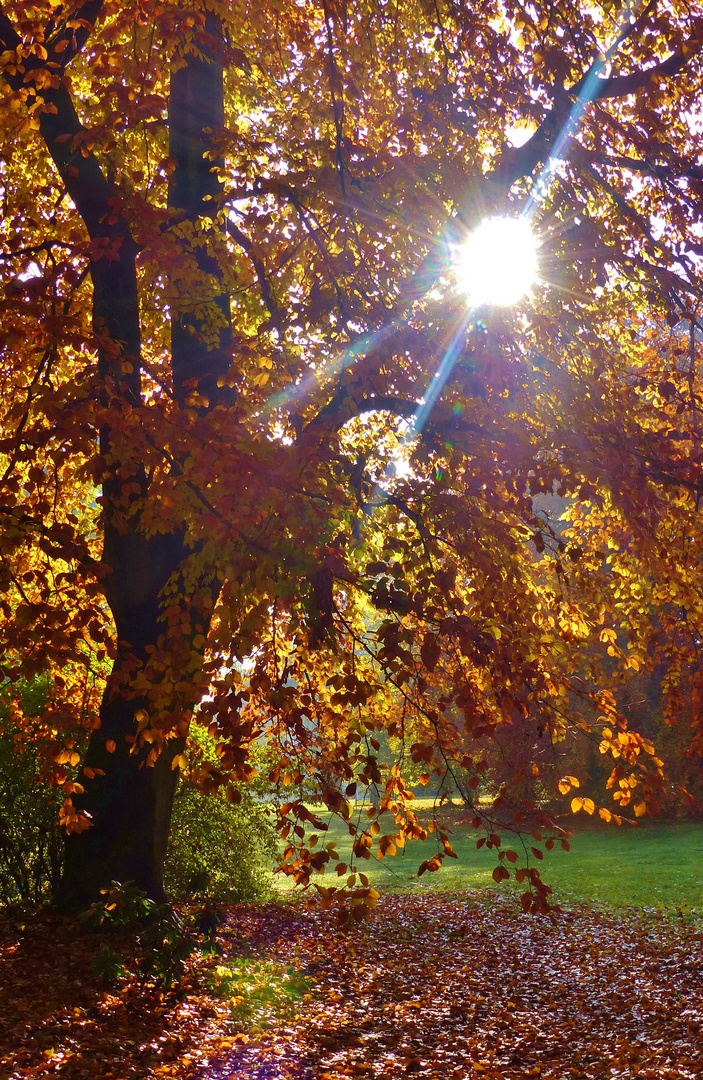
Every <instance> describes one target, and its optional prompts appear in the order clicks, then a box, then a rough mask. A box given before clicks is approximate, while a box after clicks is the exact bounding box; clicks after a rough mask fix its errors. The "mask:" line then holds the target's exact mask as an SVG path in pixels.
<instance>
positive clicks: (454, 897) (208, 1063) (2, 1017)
mask: <svg viewBox="0 0 703 1080" xmlns="http://www.w3.org/2000/svg"><path fill="white" fill-rule="evenodd" d="M457 835H459V833H458V831H457ZM339 839H340V841H341V840H342V839H343V837H342V834H341V832H340V834H339ZM455 846H456V849H457V852H458V854H459V859H458V860H456V862H453V863H452V868H451V870H450V871H449V873H445V872H444V871H443V872H442V873H441V874H439V875H433V876H432V877H430V878H429V881H428V878H427V876H425V877H423V878H422V879H419V880H418V879H417V877H415V876H414V875H413V871H414V869H415V868H416V867H417V864H418V861H420V860H419V859H418V858H415V857H414V856H413V853H412V852H408V854H407V855H405V856H404V857H401V858H396V859H395V860H393V861H390V862H388V863H386V862H385V861H384V863H383V864H377V865H376V866H374V867H369V868H368V870H369V877H371V878H373V883H374V884H375V887H376V888H378V891H379V892H380V894H381V895H380V899H379V903H378V908H377V912H376V917H375V919H374V920H373V922H371V923H370V924H368V925H363V926H356V927H354V928H353V929H351V930H348V931H340V930H339V929H338V927H337V926H336V924H335V921H334V916H333V914H332V913H331V912H330V911H322V910H320V909H319V907H308V906H306V904H305V902H304V899H302V898H300V897H299V896H297V895H293V896H292V897H291V895H290V894H283V895H279V896H278V897H277V898H276V900H275V902H271V903H268V904H263V905H252V906H246V907H235V906H233V907H230V908H228V909H226V910H223V911H222V913H221V914H222V916H223V921H222V922H221V924H220V926H219V928H218V945H219V949H220V952H219V954H217V955H214V956H210V957H198V958H197V959H196V960H193V961H192V962H191V963H190V966H189V967H188V969H187V972H186V976H185V979H184V980H183V982H182V983H181V985H180V986H178V987H176V988H173V989H170V990H166V989H164V988H163V987H159V985H158V984H155V983H154V982H153V980H148V979H141V980H140V978H139V977H138V976H137V975H135V973H134V966H133V962H132V961H133V955H134V948H135V945H134V941H133V939H132V938H130V937H129V936H124V935H123V936H118V937H117V938H116V939H115V938H107V937H106V936H105V934H104V933H88V932H86V931H85V930H84V929H81V928H80V927H79V926H77V924H76V923H75V922H72V921H69V920H66V919H60V918H58V917H56V916H51V915H49V914H39V915H38V916H33V917H31V918H25V919H22V918H21V917H19V916H18V915H15V916H13V917H6V918H4V919H3V920H2V921H1V922H0V1080H20V1078H35V1077H63V1078H71V1080H72V1078H76V1080H77V1078H82V1077H85V1078H93V1077H96V1078H97V1077H100V1078H103V1077H104V1078H106V1080H132V1078H135V1080H136V1078H144V1080H146V1078H152V1077H153V1078H164V1080H170V1078H172V1080H180V1078H183V1080H336V1078H342V1077H368V1078H374V1077H375V1078H379V1080H395V1078H402V1077H417V1078H426V1080H430V1078H431V1080H440V1078H441V1080H464V1078H466V1080H474V1078H479V1080H503V1078H504V1080H518V1078H522V1077H540V1078H543V1080H547V1078H550V1080H571V1078H573V1080H581V1078H583V1080H585V1078H588V1080H606V1078H607V1080H611V1078H613V1080H615V1078H622V1080H629V1078H635V1077H642V1078H651V1080H654V1078H657V1080H658V1078H662V1080H669V1078H671V1080H674V1078H675V1080H684V1078H686V1080H688V1078H692V1077H701V1076H703V884H702V881H703V825H701V824H695V823H690V824H668V825H667V824H651V825H649V826H647V827H644V828H641V829H628V830H627V831H625V830H616V829H584V830H583V831H580V832H576V835H575V837H574V844H573V848H572V852H571V853H570V854H569V855H564V856H561V855H560V856H559V857H557V858H553V859H552V860H551V862H547V860H545V867H544V876H545V877H546V878H547V880H549V881H550V882H551V883H552V884H553V885H554V889H555V895H556V898H557V899H558V900H559V902H560V904H561V907H562V911H561V912H560V913H554V914H552V915H549V916H540V917H534V916H525V915H522V914H521V913H520V910H519V904H518V901H517V895H516V893H515V891H514V890H511V889H510V888H505V887H503V888H501V889H498V888H496V887H495V886H494V885H493V883H492V881H491V878H490V870H491V869H492V866H493V865H494V863H493V861H492V860H491V859H490V858H489V857H487V856H484V855H483V853H481V852H476V850H475V846H474V843H473V842H472V841H470V840H466V841H461V840H457V843H456V845H455ZM424 857H426V856H425V854H424V852H420V858H424ZM365 869H366V868H365ZM426 882H428V883H426ZM106 944H107V945H108V947H109V948H110V949H113V950H116V951H117V952H119V954H120V957H121V959H122V961H123V964H124V967H123V971H122V973H121V974H120V975H119V977H117V978H116V979H114V980H113V982H112V984H111V985H105V983H104V982H101V980H100V978H99V977H98V976H97V974H96V967H95V964H94V958H95V957H96V956H97V955H98V954H99V953H100V951H101V950H103V949H104V948H105V945H106ZM98 967H99V965H98Z"/></svg>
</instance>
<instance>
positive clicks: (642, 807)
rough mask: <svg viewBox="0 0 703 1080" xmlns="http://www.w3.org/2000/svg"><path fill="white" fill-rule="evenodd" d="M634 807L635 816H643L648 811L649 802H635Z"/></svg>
mask: <svg viewBox="0 0 703 1080" xmlns="http://www.w3.org/2000/svg"><path fill="white" fill-rule="evenodd" d="M634 809H635V817H642V815H643V814H646V813H647V804H646V802H644V801H643V802H638V803H635V807H634Z"/></svg>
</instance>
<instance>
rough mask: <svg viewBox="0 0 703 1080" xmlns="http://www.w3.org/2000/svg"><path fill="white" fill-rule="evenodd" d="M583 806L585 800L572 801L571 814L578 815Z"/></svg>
mask: <svg viewBox="0 0 703 1080" xmlns="http://www.w3.org/2000/svg"><path fill="white" fill-rule="evenodd" d="M582 806H583V799H572V800H571V813H572V814H578V812H579V810H580V809H581V807H582Z"/></svg>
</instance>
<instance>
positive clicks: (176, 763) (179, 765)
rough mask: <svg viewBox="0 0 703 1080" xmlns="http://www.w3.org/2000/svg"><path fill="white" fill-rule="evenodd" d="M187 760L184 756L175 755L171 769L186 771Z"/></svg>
mask: <svg viewBox="0 0 703 1080" xmlns="http://www.w3.org/2000/svg"><path fill="white" fill-rule="evenodd" d="M187 767H188V759H187V757H186V756H185V754H176V756H175V758H174V759H173V761H172V762H171V768H172V769H187Z"/></svg>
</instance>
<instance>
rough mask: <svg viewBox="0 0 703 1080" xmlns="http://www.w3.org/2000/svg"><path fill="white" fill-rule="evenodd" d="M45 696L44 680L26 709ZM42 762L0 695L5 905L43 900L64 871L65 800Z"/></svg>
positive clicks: (30, 691)
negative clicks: (43, 774)
mask: <svg viewBox="0 0 703 1080" xmlns="http://www.w3.org/2000/svg"><path fill="white" fill-rule="evenodd" d="M45 696H46V688H45V686H44V685H43V683H41V681H40V680H36V681H35V682H34V683H33V684H31V685H30V686H28V687H27V688H26V690H25V692H24V694H23V700H22V706H23V710H24V712H25V714H26V715H29V716H31V715H33V714H37V713H39V712H40V711H41V708H42V705H43V702H44V698H45ZM40 764H41V758H40V754H39V743H38V742H37V743H33V742H32V735H31V732H27V733H20V731H19V729H18V728H17V726H16V724H14V723H13V722H12V720H11V718H10V711H9V708H8V706H7V704H6V703H5V702H4V701H3V700H2V698H0V906H6V905H8V904H14V903H25V904H26V903H32V904H36V903H40V902H41V901H42V900H43V899H45V898H46V897H47V895H48V894H49V892H50V890H51V889H52V888H53V887H54V886H55V885H56V883H57V882H58V879H59V875H60V873H61V864H62V859H63V841H62V836H61V829H60V826H59V816H58V810H59V806H60V805H61V802H62V799H61V797H60V792H59V791H57V789H56V788H52V787H48V786H47V785H46V784H44V783H42V782H41V780H40V779H39V770H40Z"/></svg>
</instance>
